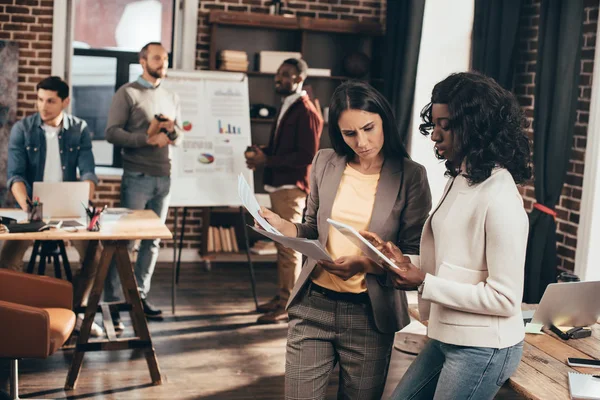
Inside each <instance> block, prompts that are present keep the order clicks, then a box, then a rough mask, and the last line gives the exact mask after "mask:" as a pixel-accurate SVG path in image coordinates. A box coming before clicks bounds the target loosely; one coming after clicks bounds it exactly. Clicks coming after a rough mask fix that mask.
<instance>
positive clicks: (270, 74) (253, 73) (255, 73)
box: [232, 71, 383, 82]
mask: <svg viewBox="0 0 600 400" xmlns="http://www.w3.org/2000/svg"><path fill="white" fill-rule="evenodd" d="M232 72H238V71H232ZM245 74H247V75H248V76H262V77H274V76H275V73H274V72H259V71H246V72H245ZM306 79H307V80H311V79H327V80H331V81H347V80H350V79H356V78H350V77H348V76H335V75H334V76H310V75H309V76H308V77H307V78H306ZM359 80H365V81H370V82H383V79H381V78H371V79H359Z"/></svg>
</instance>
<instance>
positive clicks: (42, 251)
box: [27, 240, 73, 282]
mask: <svg viewBox="0 0 600 400" xmlns="http://www.w3.org/2000/svg"><path fill="white" fill-rule="evenodd" d="M38 255H39V257H40V263H39V264H38V275H45V274H46V262H50V261H52V262H53V263H54V276H55V277H57V278H58V279H62V271H61V268H60V267H61V260H60V259H61V258H62V266H63V268H64V269H65V276H66V278H67V280H68V281H69V282H73V275H72V274H71V264H70V263H69V258H68V257H67V252H66V250H65V242H63V241H62V240H36V241H35V242H34V243H33V251H32V252H31V257H30V258H29V264H28V266H27V272H28V273H30V274H32V273H33V270H34V268H35V262H36V259H37V257H38Z"/></svg>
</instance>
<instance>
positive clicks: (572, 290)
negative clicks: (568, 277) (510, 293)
mask: <svg viewBox="0 0 600 400" xmlns="http://www.w3.org/2000/svg"><path fill="white" fill-rule="evenodd" d="M599 319H600V281H590V282H565V283H552V284H550V285H548V287H547V288H546V291H545V292H544V296H542V300H541V301H540V304H539V306H538V308H537V310H536V311H535V313H534V314H533V319H532V321H531V322H532V323H536V324H544V325H545V326H548V325H550V324H553V325H555V326H590V325H593V324H595V323H596V321H598V320H599Z"/></svg>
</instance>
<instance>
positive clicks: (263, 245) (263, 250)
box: [250, 240, 277, 255]
mask: <svg viewBox="0 0 600 400" xmlns="http://www.w3.org/2000/svg"><path fill="white" fill-rule="evenodd" d="M250 251H251V252H252V253H253V254H258V255H273V254H277V248H276V247H275V243H274V242H272V241H270V240H259V241H257V242H256V243H254V245H253V246H252V247H251V248H250Z"/></svg>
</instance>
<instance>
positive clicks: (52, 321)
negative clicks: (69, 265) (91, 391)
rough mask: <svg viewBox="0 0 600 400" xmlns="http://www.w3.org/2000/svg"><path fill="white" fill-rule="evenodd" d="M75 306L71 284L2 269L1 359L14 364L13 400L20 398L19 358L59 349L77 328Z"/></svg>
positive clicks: (50, 353)
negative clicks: (73, 309) (73, 307)
mask: <svg viewBox="0 0 600 400" xmlns="http://www.w3.org/2000/svg"><path fill="white" fill-rule="evenodd" d="M72 305H73V286H72V285H71V283H69V282H66V281H63V280H59V279H54V278H49V277H46V276H35V275H30V274H25V273H22V272H15V271H9V270H5V269H0V321H2V326H3V328H2V329H0V358H8V359H9V360H10V362H11V371H10V376H11V383H10V398H11V399H13V400H14V399H19V380H18V359H20V358H46V357H48V356H50V355H52V354H53V353H54V352H55V351H56V350H58V349H59V348H60V347H61V346H62V345H63V344H64V343H65V342H66V340H67V339H68V338H69V336H70V335H71V332H72V331H73V328H74V327H75V313H73V311H72V310H71V307H72Z"/></svg>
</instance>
